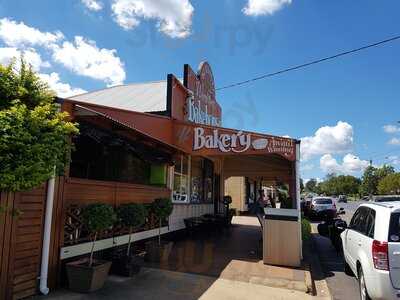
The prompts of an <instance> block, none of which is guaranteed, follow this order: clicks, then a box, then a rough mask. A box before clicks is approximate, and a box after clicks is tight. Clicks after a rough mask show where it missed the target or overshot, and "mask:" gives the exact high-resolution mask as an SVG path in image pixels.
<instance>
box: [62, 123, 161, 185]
mask: <svg viewBox="0 0 400 300" xmlns="http://www.w3.org/2000/svg"><path fill="white" fill-rule="evenodd" d="M74 145H75V151H73V152H72V157H71V164H70V176H71V177H75V178H84V179H92V180H103V181H115V182H124V183H132V184H143V185H151V184H153V185H158V186H165V185H166V180H165V179H164V178H165V177H166V168H165V165H166V164H165V163H160V162H157V161H154V162H153V160H152V159H151V155H152V153H151V151H150V150H146V149H144V148H143V147H144V146H142V145H139V144H130V143H129V142H128V141H127V140H124V139H122V138H120V137H118V136H116V135H113V134H112V133H109V132H107V131H104V130H101V129H98V128H96V127H93V126H91V125H87V124H85V123H82V124H80V134H79V135H78V136H77V137H76V138H75V139H74ZM154 157H158V156H156V155H154Z"/></svg>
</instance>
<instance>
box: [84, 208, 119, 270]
mask: <svg viewBox="0 0 400 300" xmlns="http://www.w3.org/2000/svg"><path fill="white" fill-rule="evenodd" d="M82 219H83V223H84V224H85V226H86V227H87V229H88V230H89V233H90V235H91V239H92V250H91V252H90V259H89V267H91V266H92V265H93V251H94V245H95V242H96V239H97V235H98V233H99V232H100V231H102V230H106V229H108V228H110V227H111V226H113V224H114V223H115V220H116V215H115V212H114V208H113V207H112V206H111V205H110V204H104V203H94V204H90V205H88V206H86V207H85V208H84V209H83V212H82Z"/></svg>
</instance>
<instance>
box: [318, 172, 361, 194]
mask: <svg viewBox="0 0 400 300" xmlns="http://www.w3.org/2000/svg"><path fill="white" fill-rule="evenodd" d="M360 184H361V180H360V179H358V178H356V177H354V176H351V175H339V176H335V175H332V176H329V178H328V179H326V180H325V181H324V182H322V183H321V184H320V185H319V189H321V191H320V192H322V193H324V194H327V195H353V194H357V193H358V191H359V187H360Z"/></svg>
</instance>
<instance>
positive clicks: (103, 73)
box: [53, 36, 126, 85]
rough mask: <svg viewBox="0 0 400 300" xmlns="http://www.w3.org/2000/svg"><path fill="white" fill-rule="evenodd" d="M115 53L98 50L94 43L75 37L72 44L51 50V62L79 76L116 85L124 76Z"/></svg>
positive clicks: (120, 62)
mask: <svg viewBox="0 0 400 300" xmlns="http://www.w3.org/2000/svg"><path fill="white" fill-rule="evenodd" d="M116 52H117V51H116V50H115V49H113V50H109V49H99V48H98V47H97V45H96V43H95V42H94V41H90V40H85V39H84V38H83V37H80V36H76V37H75V40H74V43H71V42H64V43H63V44H62V45H61V46H55V47H54V48H53V60H54V61H56V62H58V63H61V64H63V65H64V66H65V67H66V68H68V69H70V70H71V71H73V72H75V73H77V74H79V75H83V76H87V77H90V78H94V79H98V80H103V81H105V82H106V83H107V84H108V85H117V84H121V83H123V81H124V80H125V77H126V74H125V70H124V65H123V63H122V61H121V59H120V58H119V57H118V56H117V55H116Z"/></svg>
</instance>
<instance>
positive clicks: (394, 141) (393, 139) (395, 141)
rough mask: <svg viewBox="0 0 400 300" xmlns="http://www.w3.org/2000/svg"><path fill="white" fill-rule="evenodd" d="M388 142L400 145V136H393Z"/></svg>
mask: <svg viewBox="0 0 400 300" xmlns="http://www.w3.org/2000/svg"><path fill="white" fill-rule="evenodd" d="M388 143H389V145H395V146H400V138H392V139H390V140H389V142H388Z"/></svg>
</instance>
